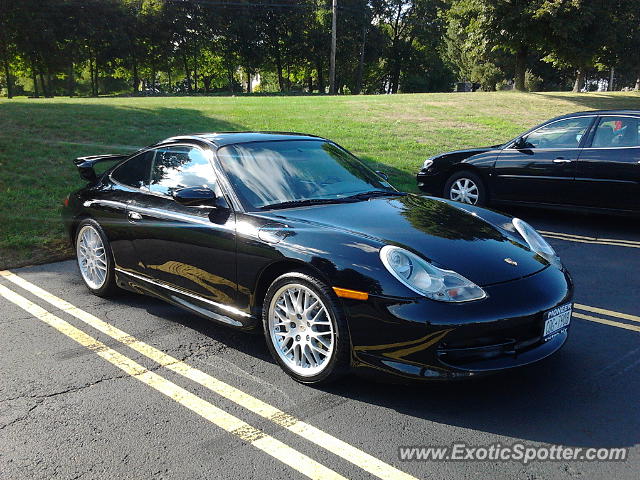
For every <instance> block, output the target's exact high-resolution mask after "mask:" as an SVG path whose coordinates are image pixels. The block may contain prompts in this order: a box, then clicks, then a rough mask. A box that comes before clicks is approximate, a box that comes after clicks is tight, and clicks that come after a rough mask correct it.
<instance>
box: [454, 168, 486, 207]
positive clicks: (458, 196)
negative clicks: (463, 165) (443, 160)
mask: <svg viewBox="0 0 640 480" xmlns="http://www.w3.org/2000/svg"><path fill="white" fill-rule="evenodd" d="M444 196H445V197H446V198H448V199H449V200H454V201H456V202H462V203H468V204H469V205H478V206H482V205H486V204H487V190H486V188H485V186H484V183H483V182H482V179H481V178H480V177H479V176H478V175H476V174H475V173H473V172H469V171H461V172H457V173H454V174H453V175H451V176H450V177H449V179H448V180H447V182H446V183H445V186H444Z"/></svg>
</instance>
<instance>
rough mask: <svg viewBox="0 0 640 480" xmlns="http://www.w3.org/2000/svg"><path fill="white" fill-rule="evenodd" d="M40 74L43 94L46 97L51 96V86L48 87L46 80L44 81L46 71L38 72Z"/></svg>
mask: <svg viewBox="0 0 640 480" xmlns="http://www.w3.org/2000/svg"><path fill="white" fill-rule="evenodd" d="M38 76H39V77H40V85H41V86H42V94H43V95H44V98H49V88H48V86H47V84H46V82H45V81H44V73H43V72H42V70H40V71H39V72H38Z"/></svg>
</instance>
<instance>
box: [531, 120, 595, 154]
mask: <svg viewBox="0 0 640 480" xmlns="http://www.w3.org/2000/svg"><path fill="white" fill-rule="evenodd" d="M590 124H591V117H579V118H568V119H565V120H560V121H557V122H553V123H551V124H549V125H545V126H544V127H542V128H539V129H537V130H534V131H533V132H531V133H530V134H529V135H527V136H526V137H524V145H525V148H528V149H529V148H530V149H535V148H577V147H578V145H580V140H582V137H583V136H584V134H585V133H586V131H587V129H588V128H589V125H590Z"/></svg>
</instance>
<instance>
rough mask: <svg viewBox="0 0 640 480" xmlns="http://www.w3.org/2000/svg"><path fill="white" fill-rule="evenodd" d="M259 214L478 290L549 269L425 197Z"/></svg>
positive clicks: (483, 225)
mask: <svg viewBox="0 0 640 480" xmlns="http://www.w3.org/2000/svg"><path fill="white" fill-rule="evenodd" d="M265 213H266V212H265ZM261 216H263V217H271V218H272V219H273V220H277V221H280V222H283V221H284V222H289V223H290V224H291V225H290V226H291V227H293V228H294V229H295V228H296V227H295V223H296V222H303V223H305V224H307V225H308V226H309V227H312V228H319V229H324V228H329V229H333V230H341V231H343V232H345V233H349V234H352V235H353V234H356V235H358V236H361V237H364V238H368V239H370V240H374V241H377V242H379V243H382V244H395V245H398V246H401V247H404V248H407V249H408V250H412V251H414V252H416V253H418V254H420V255H422V256H423V257H425V258H426V259H428V260H430V261H431V262H433V263H434V264H436V265H437V266H439V267H441V268H446V269H450V270H454V271H456V272H458V273H460V274H461V275H463V276H465V277H466V278H468V279H469V280H471V281H473V282H475V283H476V284H478V285H480V286H486V285H491V284H495V283H500V282H506V281H510V280H514V279H517V278H521V277H525V276H527V275H531V274H533V273H535V272H537V271H540V270H542V269H543V268H545V267H546V266H548V262H547V261H546V260H544V259H543V258H542V257H540V256H539V255H537V254H535V253H534V252H532V251H531V250H530V249H529V248H528V247H527V246H526V244H524V242H523V241H522V240H518V237H517V236H516V235H515V234H513V235H511V234H510V233H508V232H507V231H505V230H503V229H499V228H497V227H496V226H494V225H492V224H491V223H489V222H488V221H486V220H484V219H483V218H481V217H480V216H478V215H477V214H475V213H472V212H469V211H467V210H464V209H462V208H458V207H457V206H455V205H454V204H451V203H449V202H447V201H443V200H439V199H434V198H430V197H422V196H418V195H406V196H398V197H382V198H380V197H378V198H373V199H370V200H368V201H362V202H355V203H340V204H328V205H316V206H311V207H302V208H293V209H288V210H278V211H273V212H269V213H267V215H261ZM505 218H506V217H505ZM506 259H509V260H506Z"/></svg>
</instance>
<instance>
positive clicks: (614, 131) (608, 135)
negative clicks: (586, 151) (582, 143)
mask: <svg viewBox="0 0 640 480" xmlns="http://www.w3.org/2000/svg"><path fill="white" fill-rule="evenodd" d="M639 140H640V119H638V118H635V117H603V118H601V119H600V123H599V124H598V128H597V129H596V133H595V135H594V136H593V143H592V144H591V146H592V147H594V148H607V147H609V148H611V147H638V146H640V141H639Z"/></svg>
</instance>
